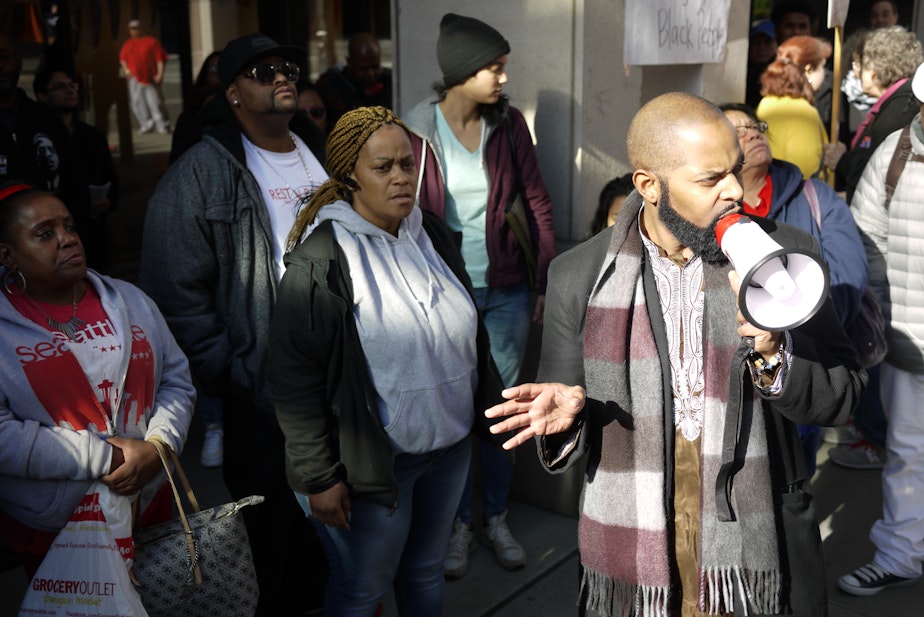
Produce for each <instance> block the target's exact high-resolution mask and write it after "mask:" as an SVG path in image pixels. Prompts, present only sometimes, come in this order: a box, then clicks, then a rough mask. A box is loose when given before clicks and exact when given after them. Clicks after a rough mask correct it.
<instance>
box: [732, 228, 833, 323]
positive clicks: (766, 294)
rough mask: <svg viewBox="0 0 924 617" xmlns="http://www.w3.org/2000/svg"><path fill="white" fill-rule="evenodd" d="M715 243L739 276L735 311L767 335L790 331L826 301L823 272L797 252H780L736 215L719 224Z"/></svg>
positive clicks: (812, 258) (806, 254)
mask: <svg viewBox="0 0 924 617" xmlns="http://www.w3.org/2000/svg"><path fill="white" fill-rule="evenodd" d="M715 237H716V240H718V241H719V246H720V247H721V248H722V252H723V253H725V256H726V257H728V259H729V260H730V261H731V262H732V265H733V266H734V267H735V270H736V271H737V272H738V274H739V276H741V288H740V289H739V290H738V308H739V309H740V310H741V313H742V315H744V318H745V319H747V320H748V322H749V323H751V324H752V325H755V326H757V327H758V328H760V329H761V330H768V331H770V332H775V331H781V330H789V329H790V328H795V327H796V326H799V325H801V324H803V323H805V322H806V321H808V320H809V319H811V317H812V315H814V314H815V313H817V312H818V309H820V308H821V305H822V304H824V301H825V298H826V297H827V295H828V285H829V279H828V267H827V266H826V265H825V264H824V262H823V261H821V259H820V258H819V257H818V256H817V255H815V254H813V253H811V252H808V251H804V250H801V249H785V248H783V247H782V246H780V245H779V244H777V243H776V242H774V241H773V239H772V238H771V237H770V236H769V235H767V233H766V232H765V231H764V230H763V229H761V227H760V225H758V224H757V223H755V222H754V221H752V220H751V219H749V218H748V217H746V216H743V215H741V214H731V215H729V216H726V217H724V218H722V219H721V220H719V222H718V223H717V224H716V228H715Z"/></svg>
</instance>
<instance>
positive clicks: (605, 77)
mask: <svg viewBox="0 0 924 617" xmlns="http://www.w3.org/2000/svg"><path fill="white" fill-rule="evenodd" d="M392 10H393V18H392V27H393V33H392V36H393V45H394V65H395V68H396V71H395V72H396V75H397V84H396V97H397V100H396V108H397V109H398V111H399V113H402V112H405V111H407V110H408V109H410V108H411V107H412V106H413V105H414V104H416V103H417V102H418V101H419V100H421V99H422V98H424V97H426V96H428V95H429V94H430V93H431V92H432V90H431V88H430V86H431V85H432V83H433V82H434V81H436V80H438V79H439V77H440V72H439V68H438V66H437V62H436V39H437V36H438V34H439V20H440V18H441V17H442V15H443V14H444V13H446V12H449V11H452V12H456V13H459V14H462V15H469V16H472V17H477V18H479V19H482V20H484V21H486V22H488V23H490V24H491V25H492V26H494V27H495V28H497V29H498V30H499V31H500V32H501V33H502V34H503V35H504V36H505V37H506V38H507V40H509V41H510V46H511V50H512V51H511V53H510V58H509V64H508V75H509V78H510V82H509V83H508V84H507V86H506V87H505V92H506V93H507V94H508V95H509V96H510V97H511V99H512V101H513V104H514V105H515V106H517V107H518V108H520V109H521V110H522V111H523V112H524V114H525V115H526V118H527V120H528V121H529V122H530V126H531V128H532V130H533V136H534V139H535V141H536V149H537V154H538V157H539V164H540V168H541V170H542V174H543V177H544V179H545V182H546V184H547V186H548V188H549V192H550V193H551V196H552V203H553V205H554V208H555V230H556V234H557V237H558V239H559V241H560V242H561V243H562V246H563V247H565V246H569V245H570V244H572V243H573V242H574V241H577V240H580V239H581V238H582V237H583V236H584V235H585V234H586V232H587V229H588V228H589V226H590V221H591V219H592V218H593V212H594V209H595V208H596V202H597V196H598V194H599V192H600V189H601V188H602V187H603V185H604V184H605V183H606V182H607V181H608V180H609V179H611V178H612V177H614V176H617V175H620V174H623V173H625V172H627V171H629V165H628V161H627V160H626V153H625V138H626V131H627V129H628V126H629V122H630V121H631V119H632V116H633V115H634V114H635V112H636V111H637V110H638V109H639V107H641V105H642V104H644V102H645V101H647V100H650V99H651V98H653V97H655V96H657V95H659V94H662V93H664V92H668V91H671V90H687V91H690V92H694V93H697V94H700V95H703V96H705V97H707V98H710V99H712V100H715V101H717V102H719V101H728V100H740V99H743V97H744V85H745V73H746V63H747V32H748V18H749V14H750V1H749V0H732V2H731V11H730V18H729V35H728V51H727V53H726V58H725V62H724V63H722V64H709V65H672V66H656V67H637V66H636V67H624V66H623V63H622V56H623V53H622V49H623V32H624V27H623V21H624V12H625V0H505V1H504V2H499V1H497V0H491V1H488V0H461V1H460V0H392Z"/></svg>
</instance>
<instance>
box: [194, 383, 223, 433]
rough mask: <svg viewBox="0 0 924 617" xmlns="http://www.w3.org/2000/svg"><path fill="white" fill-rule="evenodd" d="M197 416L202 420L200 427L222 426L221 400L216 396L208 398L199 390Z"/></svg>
mask: <svg viewBox="0 0 924 617" xmlns="http://www.w3.org/2000/svg"><path fill="white" fill-rule="evenodd" d="M196 402H197V403H198V404H199V416H200V417H201V419H202V425H203V426H204V427H206V428H209V426H210V425H220V424H222V421H223V419H222V408H221V399H220V398H218V397H217V396H209V395H208V394H204V393H203V392H202V390H199V393H198V400H197V401H196Z"/></svg>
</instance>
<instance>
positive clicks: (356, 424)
mask: <svg viewBox="0 0 924 617" xmlns="http://www.w3.org/2000/svg"><path fill="white" fill-rule="evenodd" d="M327 165H328V171H329V173H330V179H329V180H328V181H327V182H325V183H324V184H323V185H321V187H319V189H318V191H317V192H316V193H315V194H314V195H313V196H312V198H311V200H310V201H309V202H308V205H307V206H306V207H305V208H304V209H303V211H302V212H301V214H300V215H299V217H298V218H297V220H296V223H295V227H294V228H293V230H292V233H291V234H290V236H289V243H290V246H293V249H292V251H291V253H290V254H289V255H288V257H287V259H286V261H287V269H286V273H285V275H284V276H283V278H282V282H281V283H280V286H279V291H278V296H277V301H276V306H275V311H274V314H273V319H272V322H271V324H270V370H269V373H270V388H271V394H272V397H273V402H274V404H275V407H276V416H277V418H278V419H279V424H280V426H281V427H282V430H283V433H284V434H285V436H286V456H287V468H288V477H289V483H290V485H291V486H292V488H293V490H294V491H295V493H296V497H297V498H298V499H299V502H300V503H301V504H302V507H303V508H305V511H306V513H307V514H308V516H309V518H310V519H311V521H312V523H313V524H314V525H315V527H316V528H317V530H318V535H319V536H320V538H321V542H322V543H323V544H324V548H325V551H326V552H327V556H328V560H329V562H330V568H331V574H330V579H329V581H328V586H327V595H326V598H325V603H324V604H325V605H324V614H325V615H327V616H332V615H372V614H373V613H374V612H375V608H376V605H377V603H378V602H379V601H380V599H381V598H382V597H383V596H384V595H385V594H386V593H387V592H388V591H389V590H390V589H392V588H394V590H395V597H396V600H397V604H398V609H399V613H400V614H401V615H440V614H442V604H443V586H444V577H443V560H444V559H445V556H446V538H448V537H449V534H450V531H451V529H452V522H453V517H454V515H455V508H456V505H457V504H458V502H459V498H460V496H461V494H462V488H463V485H464V483H465V477H466V474H467V473H468V465H469V459H470V457H471V443H470V440H469V433H470V432H471V429H472V427H473V424H474V423H475V422H476V417H477V418H478V419H479V421H480V422H487V420H486V419H484V417H483V415H482V414H480V413H477V414H476V413H475V409H476V408H477V409H479V410H480V409H485V408H486V406H488V405H489V404H490V403H489V401H492V400H493V401H496V400H499V396H500V391H501V389H502V386H501V383H500V377H499V375H498V374H497V371H496V369H495V368H494V365H493V364H492V363H491V361H490V350H489V348H488V344H487V334H486V332H485V330H484V328H483V327H482V325H481V323H480V321H479V317H478V312H477V310H476V309H475V304H474V300H473V298H472V290H471V283H470V282H469V279H468V276H467V275H466V273H465V266H464V264H463V263H462V258H461V255H460V254H459V252H458V249H457V248H456V246H455V243H454V241H453V238H452V235H451V233H450V232H449V231H448V229H447V228H446V227H445V226H444V225H443V224H442V223H441V222H440V221H439V220H438V219H437V218H436V217H434V216H433V215H430V214H424V213H423V212H422V211H421V210H420V208H418V207H417V205H416V189H417V166H416V164H415V162H414V154H413V152H412V151H411V142H410V138H409V132H408V129H407V127H406V126H405V125H404V124H403V123H402V122H401V121H400V120H399V119H398V118H397V117H395V116H394V114H393V113H392V112H391V111H389V110H387V109H385V108H383V107H361V108H359V109H356V110H354V111H351V112H348V113H347V114H345V115H344V116H342V117H341V118H340V120H339V121H338V122H337V125H336V126H335V127H334V130H333V131H332V132H331V134H330V137H329V138H328V140H327ZM312 224H316V227H315V228H314V229H313V230H312V231H311V234H310V235H309V236H308V237H307V239H305V240H304V241H303V242H301V243H300V244H299V243H298V241H299V239H301V238H302V237H303V236H304V235H305V233H306V231H308V229H309V227H310V226H311V225H312ZM485 428H486V427H485ZM483 432H484V434H486V435H487V434H489V433H488V432H487V430H485V431H483Z"/></svg>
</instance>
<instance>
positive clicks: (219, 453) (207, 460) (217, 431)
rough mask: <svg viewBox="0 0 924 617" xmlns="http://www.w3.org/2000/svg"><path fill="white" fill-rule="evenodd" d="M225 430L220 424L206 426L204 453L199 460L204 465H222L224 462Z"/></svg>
mask: <svg viewBox="0 0 924 617" xmlns="http://www.w3.org/2000/svg"><path fill="white" fill-rule="evenodd" d="M224 449H225V431H224V429H223V428H222V427H221V425H220V424H210V425H209V426H207V427H205V439H204V440H203V442H202V454H201V455H200V456H199V462H200V463H202V466H203V467H221V464H222V463H223V462H224Z"/></svg>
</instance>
